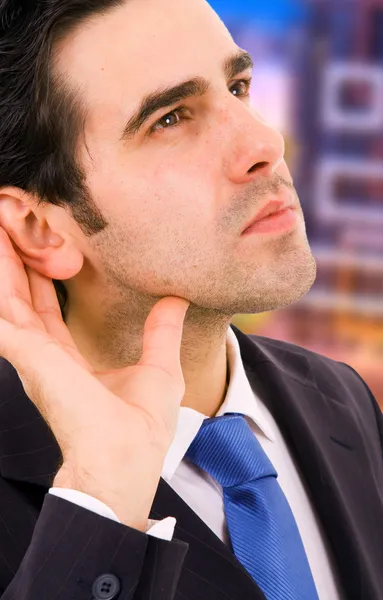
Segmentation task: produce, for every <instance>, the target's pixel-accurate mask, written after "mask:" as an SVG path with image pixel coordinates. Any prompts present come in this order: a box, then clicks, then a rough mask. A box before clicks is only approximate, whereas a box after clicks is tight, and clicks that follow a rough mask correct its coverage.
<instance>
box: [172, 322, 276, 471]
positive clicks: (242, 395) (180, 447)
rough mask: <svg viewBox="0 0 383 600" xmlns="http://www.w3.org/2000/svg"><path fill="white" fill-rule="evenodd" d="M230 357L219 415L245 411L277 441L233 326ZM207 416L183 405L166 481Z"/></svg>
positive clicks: (229, 346) (262, 431)
mask: <svg viewBox="0 0 383 600" xmlns="http://www.w3.org/2000/svg"><path fill="white" fill-rule="evenodd" d="M226 348H227V359H228V366H229V371H230V381H229V386H228V390H227V393H226V397H225V400H224V401H223V403H222V404H221V406H220V408H219V410H218V411H217V413H216V415H215V416H217V417H219V416H221V415H224V414H225V413H227V412H238V413H242V414H244V415H245V416H247V417H248V418H249V419H251V420H252V421H253V422H254V423H255V425H256V426H257V427H258V428H259V429H260V431H261V433H263V434H264V435H265V436H266V437H267V438H268V439H269V440H270V441H272V442H275V437H274V434H273V432H272V429H271V426H270V424H269V422H268V420H267V418H266V417H265V415H264V414H263V413H262V412H261V410H260V399H259V398H258V397H257V396H256V394H255V393H254V391H253V390H252V388H251V386H250V383H249V380H248V379H247V377H246V373H245V369H244V367H243V363H242V358H241V352H240V347H239V343H238V340H237V337H236V335H235V333H234V331H233V330H232V329H231V327H229V328H228V331H227V340H226ZM207 418H208V417H207V416H206V415H204V414H202V413H200V412H198V411H197V410H194V409H193V408H189V407H186V406H181V407H180V414H179V419H178V425H177V430H176V433H175V436H174V439H173V442H172V444H171V446H170V447H169V449H168V452H167V454H166V457H165V461H164V464H163V468H162V473H161V477H162V478H163V479H165V480H166V481H167V482H169V481H170V480H171V478H172V477H173V475H174V473H175V471H176V469H177V468H178V465H179V464H180V462H181V461H182V459H183V458H184V456H185V454H186V452H187V450H188V448H189V446H190V444H191V443H192V441H193V439H194V438H195V436H196V435H197V433H198V431H199V429H200V427H201V425H202V422H203V421H204V419H207Z"/></svg>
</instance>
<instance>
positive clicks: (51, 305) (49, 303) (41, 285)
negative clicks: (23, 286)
mask: <svg viewBox="0 0 383 600" xmlns="http://www.w3.org/2000/svg"><path fill="white" fill-rule="evenodd" d="M25 271H26V274H27V277H28V280H29V288H30V291H31V298H32V305H33V308H34V310H35V312H36V313H37V314H38V315H39V317H40V319H41V320H42V322H43V323H44V325H45V329H46V330H47V332H48V333H49V334H50V335H51V336H52V337H54V338H55V339H56V340H58V341H59V342H61V343H63V344H69V345H73V347H75V343H74V341H73V338H72V336H71V334H70V333H69V330H68V328H67V326H66V325H65V323H64V321H63V318H62V314H61V309H60V304H59V301H58V298H57V294H56V290H55V287H54V285H53V281H52V279H50V278H48V277H45V275H42V274H41V273H38V272H37V271H35V269H31V268H30V267H28V266H26V267H25Z"/></svg>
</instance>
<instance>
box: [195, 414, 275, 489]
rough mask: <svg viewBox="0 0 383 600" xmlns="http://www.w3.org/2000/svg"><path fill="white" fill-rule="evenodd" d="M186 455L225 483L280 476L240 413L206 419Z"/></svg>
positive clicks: (237, 483)
mask: <svg viewBox="0 0 383 600" xmlns="http://www.w3.org/2000/svg"><path fill="white" fill-rule="evenodd" d="M186 457H187V458H188V459H189V460H191V461H192V462H193V463H194V464H196V465H197V466H198V467H200V468H201V469H203V470H204V471H206V472H207V473H209V474H210V475H211V476H212V477H214V479H216V480H217V481H218V483H219V484H220V485H221V486H222V487H231V486H234V485H239V484H242V483H245V482H247V481H251V480H254V479H261V478H263V477H277V472H276V471H275V469H274V467H273V465H272V463H271V462H270V460H269V458H268V457H267V455H266V453H265V452H264V450H263V448H262V446H261V444H260V443H259V441H258V440H257V438H256V437H255V435H254V433H253V432H252V431H251V429H250V427H249V425H248V423H247V421H246V419H245V418H244V416H243V415H242V414H239V413H231V414H226V415H223V416H221V417H213V418H211V419H205V420H204V422H203V423H202V425H201V428H200V430H199V431H198V433H197V435H196V437H195V438H194V440H193V441H192V443H191V444H190V446H189V449H188V451H187V452H186Z"/></svg>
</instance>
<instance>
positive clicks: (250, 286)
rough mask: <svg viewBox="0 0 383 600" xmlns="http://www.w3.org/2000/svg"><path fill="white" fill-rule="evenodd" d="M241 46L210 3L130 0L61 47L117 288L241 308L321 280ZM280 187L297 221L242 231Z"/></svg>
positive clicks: (283, 299) (99, 246) (274, 300)
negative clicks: (177, 92)
mask: <svg viewBox="0 0 383 600" xmlns="http://www.w3.org/2000/svg"><path fill="white" fill-rule="evenodd" d="M243 52H244V51H243V50H241V49H239V48H238V46H237V45H236V44H235V43H234V41H233V39H232V38H231V36H230V34H229V33H228V31H227V29H226V28H225V26H224V25H223V23H222V22H221V21H220V19H219V18H218V16H217V15H216V14H215V13H214V12H213V10H212V9H211V8H210V6H209V5H208V4H207V3H206V2H205V1H204V0H144V1H142V0H128V1H127V2H126V4H125V5H124V6H122V7H119V8H117V9H114V10H112V11H110V12H108V13H107V14H105V15H103V16H102V17H100V16H97V17H95V18H94V19H93V20H92V22H91V23H90V24H88V25H87V26H86V27H84V26H81V27H80V28H79V29H78V31H76V32H75V34H73V35H71V36H70V37H69V38H67V39H66V40H65V41H64V43H63V44H62V45H61V47H60V52H59V55H58V56H59V59H58V68H59V70H60V71H65V73H66V74H67V75H68V76H69V79H70V81H71V82H72V84H73V86H74V87H76V88H79V89H80V90H81V91H82V92H83V94H84V96H85V99H86V102H87V104H88V106H89V112H88V115H87V121H86V126H85V132H84V140H83V143H82V145H81V148H80V155H81V161H82V164H83V165H84V166H85V169H86V172H87V175H88V180H87V183H88V186H89V188H90V190H91V192H92V194H93V197H94V200H95V202H96V204H97V205H98V206H99V208H100V210H101V212H102V213H103V215H104V217H105V218H106V220H107V221H108V222H109V226H108V227H107V228H106V229H105V230H104V231H103V232H102V233H99V234H97V235H95V236H93V237H92V238H85V237H84V240H85V239H86V246H83V247H85V248H86V250H85V255H87V256H88V258H89V260H92V261H93V263H94V264H98V265H99V268H100V269H102V270H103V271H104V272H105V273H107V274H108V276H109V281H112V282H113V284H114V285H115V288H116V290H117V289H118V290H119V292H121V290H122V291H124V290H126V292H127V294H128V290H129V293H130V294H131V293H132V292H133V293H135V294H137V296H138V297H139V296H140V294H150V295H151V294H153V295H154V296H167V295H175V296H180V297H184V298H187V299H188V300H190V301H191V302H192V303H195V304H196V305H198V306H200V307H204V308H213V309H217V310H219V311H222V312H224V313H227V314H235V313H246V312H248V313H250V312H262V311H264V310H270V309H273V308H276V307H279V306H283V305H286V304H289V303H290V302H292V301H294V300H296V299H298V298H299V297H300V296H301V295H302V294H303V293H305V292H306V291H307V290H308V289H309V288H310V287H311V285H312V282H313V279H314V276H315V263H314V261H313V258H312V255H311V252H310V250H309V247H308V243H307V238H306V234H305V227H304V221H303V216H302V212H301V209H300V207H299V201H298V199H297V197H296V194H295V192H294V191H293V190H292V189H290V188H288V187H287V186H285V185H283V184H281V181H282V179H283V180H284V181H286V183H290V182H291V177H290V174H289V171H288V169H287V166H286V164H285V162H284V160H283V154H284V143H283V139H282V137H281V135H280V134H279V133H278V132H276V131H274V130H273V129H271V128H270V127H269V126H268V125H267V124H266V123H265V122H264V121H263V120H262V119H261V117H260V116H259V115H258V114H257V113H256V111H255V110H254V108H252V106H251V104H250V98H249V95H248V91H249V90H248V88H249V85H248V83H247V81H248V80H250V78H251V76H252V69H251V67H250V65H249V60H248V59H247V58H246V57H244V58H242V59H241V60H235V57H238V56H239V55H240V54H243ZM225 65H226V69H225ZM229 65H230V67H231V68H230V69H229ZM230 71H231V72H230ZM256 75H257V73H256V65H255V70H254V77H256ZM192 80H193V82H192V83H189V84H188V86H187V88H188V91H189V96H190V97H187V98H184V99H180V98H179V97H178V98H174V94H173V97H172V98H171V99H169V98H168V99H167V102H168V103H166V102H165V101H164V102H163V106H162V107H158V106H157V109H156V110H155V112H151V110H147V111H146V114H143V115H141V117H142V118H141V119H139V122H137V120H136V121H135V123H133V122H132V120H133V117H134V116H137V112H138V111H139V110H140V108H142V101H143V99H144V98H145V97H147V96H148V95H153V94H157V93H158V92H160V91H164V90H165V89H166V88H170V87H174V86H179V85H180V84H183V83H184V82H191V81H192ZM183 91H185V86H184V89H183ZM196 92H197V93H196ZM152 99H153V98H152ZM169 102H170V104H169ZM152 104H153V103H152ZM149 105H150V102H149ZM152 108H153V106H152ZM144 113H145V111H144ZM125 129H126V132H125V133H126V135H125V136H123V132H124V130H125ZM84 142H86V144H85V143H84ZM278 190H279V191H278ZM281 192H282V193H284V194H285V195H286V193H288V195H289V197H290V199H292V200H293V201H294V202H295V203H296V205H297V207H298V216H297V222H296V225H295V226H294V227H293V228H290V229H289V230H285V231H280V232H277V233H257V234H252V235H246V236H244V235H241V234H242V232H243V230H244V228H245V226H246V225H247V224H248V223H249V221H250V220H251V219H252V218H253V217H254V216H255V215H256V213H257V212H258V210H259V209H260V208H261V207H263V206H264V205H265V203H267V202H268V201H269V200H271V199H273V198H274V199H275V197H276V195H277V196H278V197H280V196H279V195H278V194H280V193H281ZM84 240H83V241H84ZM109 291H110V292H111V293H112V290H109ZM100 294H101V292H100Z"/></svg>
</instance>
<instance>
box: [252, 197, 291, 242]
mask: <svg viewBox="0 0 383 600" xmlns="http://www.w3.org/2000/svg"><path fill="white" fill-rule="evenodd" d="M297 219H298V211H297V205H296V203H295V202H294V201H293V199H292V198H291V195H290V194H289V193H288V190H286V191H285V190H283V192H281V193H280V194H278V196H274V197H273V198H272V199H271V200H269V201H268V202H267V203H266V204H265V205H264V206H263V207H262V208H261V209H260V210H259V211H258V212H257V214H256V215H255V217H253V218H252V220H251V221H250V223H248V224H247V225H246V227H245V229H244V230H243V231H242V234H241V235H244V236H245V235H249V234H251V233H283V232H285V231H287V230H289V229H293V228H294V227H295V226H296V224H297Z"/></svg>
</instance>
